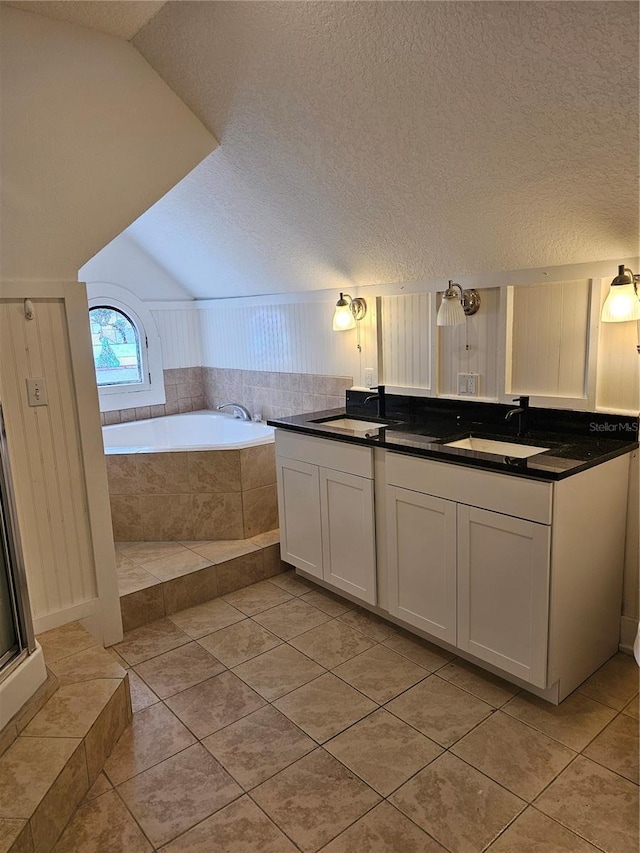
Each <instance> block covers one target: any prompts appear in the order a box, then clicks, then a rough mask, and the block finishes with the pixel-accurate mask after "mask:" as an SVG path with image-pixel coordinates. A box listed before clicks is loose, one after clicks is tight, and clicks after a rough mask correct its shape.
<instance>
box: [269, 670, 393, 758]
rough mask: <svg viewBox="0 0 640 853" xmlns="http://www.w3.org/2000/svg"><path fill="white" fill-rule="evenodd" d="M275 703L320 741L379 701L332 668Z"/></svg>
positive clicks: (368, 711) (372, 707) (348, 724)
mask: <svg viewBox="0 0 640 853" xmlns="http://www.w3.org/2000/svg"><path fill="white" fill-rule="evenodd" d="M273 704H274V706H275V707H276V708H277V709H278V710H279V711H282V713H283V714H286V715H287V717H289V719H290V720H293V722H294V723H295V724H296V725H297V726H300V728H301V729H302V730H303V731H305V732H306V733H307V734H308V735H311V737H312V738H314V739H315V740H317V741H318V742H319V743H322V742H324V741H326V740H328V739H329V738H331V737H333V736H334V735H337V734H338V732H341V731H343V730H344V729H346V728H347V726H350V725H352V724H353V723H355V722H357V721H358V720H361V719H362V718H363V717H364V716H366V715H367V714H369V713H371V711H374V710H375V709H376V707H377V706H376V704H375V702H372V701H371V700H370V699H367V698H366V697H365V696H363V695H362V693H358V691H357V690H354V689H353V688H352V687H349V685H348V684H345V683H344V681H341V680H340V679H339V678H336V676H335V675H333V674H332V673H330V672H327V673H326V674H325V675H321V676H320V678H316V679H315V681H310V682H309V683H308V684H305V685H304V686H303V687H299V688H298V689H297V690H294V691H293V692H292V693H288V694H287V695H286V696H283V697H282V698H281V699H278V700H277V701H276V702H274V703H273Z"/></svg>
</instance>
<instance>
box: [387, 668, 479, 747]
mask: <svg viewBox="0 0 640 853" xmlns="http://www.w3.org/2000/svg"><path fill="white" fill-rule="evenodd" d="M386 707H387V710H389V711H391V713H392V714H395V715H396V717H400V719H401V720H404V721H405V723H409V725H410V726H413V727H414V728H416V729H418V730H419V731H421V732H422V733H423V734H425V735H426V736H427V737H429V738H431V740H434V741H435V742H436V743H438V744H440V745H441V746H444V747H448V746H451V744H453V743H455V742H456V741H457V740H459V739H460V738H461V737H463V736H464V735H466V734H467V733H468V732H469V731H471V729H472V728H474V727H475V726H477V725H478V723H480V722H482V720H484V719H485V718H486V717H488V716H489V714H491V713H493V708H492V707H491V705H487V703H486V702H483V701H482V700H481V699H476V697H475V696H471V694H469V693H467V692H466V691H464V690H460V689H459V688H458V687H455V686H454V685H453V684H449V682H448V681H443V680H442V679H441V678H438V676H437V675H431V676H429V678H427V679H425V681H422V682H420V684H417V685H416V686H415V687H412V688H411V689H410V690H407V692H406V693H403V694H402V695H401V696H398V698H397V699H393V700H392V701H391V702H389V704H388V705H387V706H386Z"/></svg>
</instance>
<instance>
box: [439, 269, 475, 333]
mask: <svg viewBox="0 0 640 853" xmlns="http://www.w3.org/2000/svg"><path fill="white" fill-rule="evenodd" d="M455 287H457V288H458V290H459V291H460V295H458V294H457V293H456V291H455V290H454V288H455ZM479 307H480V294H479V293H478V291H477V290H463V289H462V287H461V286H460V285H459V284H456V283H455V282H454V281H451V279H449V287H448V288H447V289H446V290H445V292H444V293H443V294H442V301H441V302H440V307H439V308H438V315H437V317H436V325H437V326H459V325H461V324H462V323H464V321H465V317H471V316H472V315H473V314H475V313H476V311H477V310H478V308H479Z"/></svg>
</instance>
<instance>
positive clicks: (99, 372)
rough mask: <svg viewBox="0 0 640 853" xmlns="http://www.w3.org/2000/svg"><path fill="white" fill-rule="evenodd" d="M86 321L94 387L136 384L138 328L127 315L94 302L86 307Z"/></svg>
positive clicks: (138, 379)
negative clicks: (93, 366)
mask: <svg viewBox="0 0 640 853" xmlns="http://www.w3.org/2000/svg"><path fill="white" fill-rule="evenodd" d="M89 322H90V324H91V344H92V347H93V362H94V365H95V368H96V380H97V382H98V387H99V388H102V387H104V386H113V385H137V384H140V383H141V382H142V381H143V376H144V363H143V358H142V349H141V347H140V332H139V331H138V329H137V327H136V324H135V323H134V322H133V320H132V319H131V317H128V316H127V315H126V314H125V313H124V311H119V310H118V309H117V308H113V307H112V306H110V305H97V306H96V307H95V308H91V310H90V311H89Z"/></svg>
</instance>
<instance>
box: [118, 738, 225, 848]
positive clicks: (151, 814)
mask: <svg viewBox="0 0 640 853" xmlns="http://www.w3.org/2000/svg"><path fill="white" fill-rule="evenodd" d="M118 792H119V794H120V796H121V797H122V799H123V800H124V801H125V803H126V805H127V807H128V808H129V809H130V811H131V813H132V814H133V816H134V817H135V819H136V820H137V821H138V823H139V824H140V826H141V827H142V829H143V830H144V833H145V835H146V836H147V838H149V840H150V841H151V843H152V844H154V845H155V846H160V845H161V844H166V843H167V842H168V841H171V840H172V839H174V838H176V836H178V835H180V834H181V833H183V832H186V830H187V829H191V827H192V826H195V825H196V824H197V823H200V821H202V820H204V819H205V818H207V817H209V815H211V814H213V812H216V811H218V810H219V809H221V808H223V807H224V806H226V805H227V804H228V803H230V802H231V801H232V800H235V799H236V798H237V797H239V796H240V794H241V793H242V789H241V788H240V787H239V786H238V785H237V784H236V783H235V782H234V781H233V779H232V778H231V777H230V776H229V774H228V773H227V772H226V771H225V770H223V768H222V767H221V766H220V765H219V764H218V762H217V761H216V760H215V758H214V757H213V756H212V755H211V753H209V752H207V750H206V749H205V748H204V747H203V746H202V745H201V744H196V745H195V746H191V747H189V749H185V750H184V752H180V753H178V755H174V756H172V757H171V758H167V759H166V761H163V762H162V763H161V764H157V765H156V766H155V767H152V768H151V769H150V770H145V772H144V773H140V774H139V775H138V776H135V777H134V778H133V779H130V780H129V781H128V782H124V783H123V784H122V785H120V786H119V787H118Z"/></svg>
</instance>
